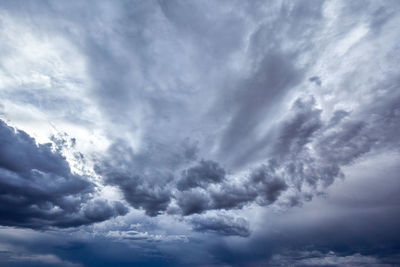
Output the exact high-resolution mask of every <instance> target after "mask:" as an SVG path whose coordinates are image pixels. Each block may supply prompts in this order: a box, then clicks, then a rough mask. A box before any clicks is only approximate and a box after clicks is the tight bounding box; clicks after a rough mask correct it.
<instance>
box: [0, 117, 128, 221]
mask: <svg viewBox="0 0 400 267" xmlns="http://www.w3.org/2000/svg"><path fill="white" fill-rule="evenodd" d="M0 188H1V189H0V203H1V205H0V206H1V207H0V224H1V225H7V226H21V227H30V228H36V229H38V228H48V227H51V226H54V227H61V228H65V227H77V226H80V225H87V224H92V223H95V222H101V221H104V220H107V219H110V218H112V217H115V216H119V215H125V214H126V213H127V208H126V207H124V205H123V204H122V203H120V202H115V203H109V202H108V201H107V200H93V199H92V198H93V197H92V196H91V194H92V193H94V185H93V184H92V183H91V182H89V181H88V180H87V178H85V177H82V176H79V175H77V174H73V173H72V172H71V169H70V167H69V164H68V162H67V161H66V160H65V158H64V157H63V156H62V155H61V154H60V153H58V152H56V151H53V150H52V146H51V144H50V143H48V144H36V142H35V139H33V138H32V137H30V136H29V135H28V134H27V133H25V132H23V131H21V130H15V129H14V128H12V127H10V126H8V125H7V124H6V123H4V122H3V121H1V120H0Z"/></svg>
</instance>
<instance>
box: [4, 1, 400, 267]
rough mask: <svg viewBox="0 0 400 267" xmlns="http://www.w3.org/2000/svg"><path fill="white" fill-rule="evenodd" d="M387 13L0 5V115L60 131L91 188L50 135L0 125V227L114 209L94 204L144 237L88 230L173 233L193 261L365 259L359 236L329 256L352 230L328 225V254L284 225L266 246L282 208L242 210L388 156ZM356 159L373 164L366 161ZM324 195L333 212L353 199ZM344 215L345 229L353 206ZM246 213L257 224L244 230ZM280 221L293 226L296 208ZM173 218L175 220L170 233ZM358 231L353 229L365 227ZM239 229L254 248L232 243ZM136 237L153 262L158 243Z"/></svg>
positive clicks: (134, 4) (339, 7) (392, 96)
mask: <svg viewBox="0 0 400 267" xmlns="http://www.w3.org/2000/svg"><path fill="white" fill-rule="evenodd" d="M399 12H400V5H399V4H398V2H397V1H395V0H393V1H392V0H388V1H385V2H374V1H351V2H346V1H318V2H315V3H312V4H310V3H309V2H306V1H301V2H300V1H297V2H294V1H285V0H282V1H274V2H269V3H265V2H264V1H257V0H255V1H239V0H238V1H236V0H233V1H218V2H211V1H210V2H204V1H202V2H197V1H186V2H183V1H175V0H171V1H162V0H160V1H129V2H128V1H107V0H104V1H101V0H99V1H86V2H82V3H77V2H76V3H75V2H74V3H70V2H67V1H57V2H41V3H36V2H29V3H25V2H23V1H18V0H16V1H4V2H2V3H0V22H1V23H0V27H1V29H2V31H1V32H2V34H1V35H0V46H1V48H3V49H2V50H4V51H7V53H3V54H0V59H1V60H0V61H1V64H0V97H1V99H2V100H4V101H3V103H1V104H0V116H1V118H6V119H7V120H9V121H10V122H11V123H12V124H13V125H17V126H21V127H20V128H21V129H24V130H25V131H26V133H29V134H30V135H31V136H35V140H39V138H37V136H38V135H39V136H40V140H47V139H46V138H48V132H50V130H49V129H53V128H54V129H59V128H62V131H66V132H68V135H69V136H73V137H75V139H71V143H73V145H74V149H77V151H78V153H75V154H73V155H72V156H73V157H76V158H75V159H73V158H71V159H72V160H76V161H79V162H80V164H81V165H84V166H85V168H87V169H91V167H92V165H93V166H94V172H95V176H96V181H95V182H96V184H97V186H98V187H96V186H95V185H94V181H90V180H89V179H88V177H86V175H85V174H83V173H85V170H86V169H85V168H81V169H80V170H81V172H82V174H77V173H75V172H74V171H72V170H75V165H73V163H70V162H68V161H70V158H68V157H66V158H64V157H63V156H62V154H63V153H64V152H65V151H64V150H63V147H65V146H66V145H69V144H67V143H65V142H64V141H62V140H57V138H52V141H53V142H55V143H56V145H57V146H58V148H55V149H54V148H52V147H51V146H50V145H46V144H36V142H35V140H34V139H33V138H31V137H29V136H28V134H26V133H25V132H23V131H15V130H14V129H12V128H10V127H8V126H6V125H5V124H4V123H3V124H1V125H0V126H1V127H0V138H2V139H0V141H1V143H0V153H1V154H0V156H1V157H0V204H4V205H1V206H2V207H0V224H3V225H13V226H22V227H31V228H35V229H36V228H46V227H50V226H57V227H71V226H80V225H87V224H91V223H93V222H100V221H107V220H108V219H109V218H113V217H117V216H118V215H123V214H125V213H126V212H127V208H126V207H124V206H123V204H121V203H119V202H115V203H114V202H111V201H110V200H106V199H108V198H109V197H110V196H112V199H115V200H117V199H119V200H121V199H123V200H124V201H126V202H127V203H128V204H129V205H130V207H131V211H132V214H135V216H136V215H138V216H143V217H146V218H147V219H148V221H146V223H148V224H152V225H157V227H159V228H161V229H157V230H158V232H157V231H155V232H157V233H153V232H151V231H147V230H143V231H136V230H132V229H131V230H126V229H125V228H124V227H125V226H126V224H127V222H126V221H127V220H130V219H126V218H125V217H124V218H123V219H122V218H119V219H118V220H115V221H116V222H115V224H116V225H117V226H115V229H114V228H113V229H112V230H111V231H110V235H109V236H108V237H105V238H110V239H112V240H116V241H121V240H123V243H124V244H126V243H128V244H130V245H132V246H133V244H135V242H138V241H139V240H147V241H150V240H158V241H160V242H157V243H162V241H163V240H164V237H167V236H171V238H172V236H176V237H179V236H180V234H181V233H180V232H179V231H183V232H185V231H186V230H187V229H186V228H185V227H187V228H188V229H189V230H187V231H188V232H185V234H188V236H189V237H188V240H189V241H188V244H187V246H185V248H183V246H176V247H174V246H171V248H170V250H171V251H172V250H174V249H176V251H179V253H181V254H186V252H187V251H191V252H193V253H194V252H196V253H198V254H196V255H197V257H196V260H199V262H201V263H204V265H210V264H211V265H212V264H215V265H218V264H229V265H245V264H244V263H247V262H246V260H248V259H249V257H253V256H254V258H256V259H257V260H260V262H261V263H262V264H265V263H266V262H267V263H268V260H269V259H270V258H271V257H272V254H274V253H275V252H276V251H274V250H275V249H276V250H277V251H278V252H276V253H275V254H277V255H278V254H279V255H281V256H282V255H285V256H287V257H288V258H290V257H291V256H293V258H296V259H297V260H298V261H297V262H298V263H299V264H303V265H319V264H331V263H332V262H335V261H336V262H338V263H339V264H350V265H351V264H353V263H354V262H357V261H358V260H359V263H360V264H362V263H365V264H370V265H373V264H375V263H376V264H379V263H380V260H379V259H377V260H376V261H375V260H374V259H375V256H374V255H372V256H371V257H369V256H365V257H364V254H363V253H361V252H360V251H364V252H365V250H364V249H363V248H362V246H361V245H360V246H358V245H359V244H361V243H363V242H364V244H367V243H368V242H367V241H366V239H362V238H361V237H360V236H362V235H361V234H360V235H357V238H358V239H357V240H363V242H361V241H360V242H358V241H357V242H355V243H357V246H355V249H353V250H351V251H346V253H340V252H338V251H336V250H335V248H337V247H341V245H343V242H348V241H349V239H346V238H343V235H344V233H345V234H346V235H349V236H350V235H351V234H352V233H353V234H354V233H356V232H357V230H354V229H353V231H350V230H347V231H343V233H342V232H340V231H333V232H334V234H335V235H337V239H335V238H336V236H335V238H332V237H331V236H328V237H329V238H326V240H327V241H326V242H325V243H324V242H322V243H319V244H321V246H322V247H324V246H325V247H329V248H330V249H332V250H333V251H334V252H333V254H329V251H326V250H324V249H322V248H317V249H314V248H312V249H308V248H304V247H301V248H299V247H296V246H303V245H304V246H307V245H309V244H310V243H318V242H317V241H318V238H316V239H313V238H308V237H307V235H300V234H299V233H296V232H295V231H294V230H290V234H287V233H284V234H282V235H281V236H279V237H276V238H274V239H273V241H271V242H269V243H268V244H266V243H265V242H264V241H265V240H267V239H268V238H269V237H266V236H265V233H266V232H268V231H269V228H268V227H267V226H268V225H269V224H268V223H269V222H270V221H271V220H272V221H273V219H274V218H276V217H280V216H281V217H284V216H283V215H282V214H278V215H277V214H268V216H265V217H263V215H260V213H262V212H263V211H268V210H270V208H268V207H271V206H272V207H273V209H274V211H276V210H289V211H287V212H290V211H291V210H297V209H301V208H302V205H303V207H304V206H306V205H304V204H305V202H308V204H310V200H314V201H313V202H312V203H314V202H316V201H321V200H320V199H319V198H318V197H315V196H319V195H325V194H326V192H329V190H330V188H332V186H333V187H334V186H335V185H336V184H337V183H338V180H339V179H341V178H345V177H346V169H347V168H350V167H352V166H354V165H357V163H358V162H359V161H362V160H363V159H364V158H366V157H370V156H371V155H376V154H379V155H386V154H387V153H391V152H393V151H394V153H398V151H399V148H400V138H399V134H398V133H399V132H400V105H399V103H400V90H399V84H400V80H399V71H398V62H399V55H400V53H399V51H398V50H399V48H398V45H397V44H398V43H399V40H400V37H399V34H398V31H396V29H397V28H398V25H399V24H400V19H399V18H400V17H399V16H398V14H399ZM71 132H74V133H71ZM75 133H78V134H77V136H75ZM72 140H74V141H72ZM80 148H82V149H83V150H82V151H79V149H80ZM83 159H84V160H83ZM380 164H382V162H381V163H380ZM397 164H398V162H397ZM77 167H79V166H77ZM79 168H80V167H79ZM363 168H370V169H371V170H374V169H376V163H371V165H370V166H369V167H368V166H367V167H366V166H364V167H363ZM71 169H72V170H71ZM391 170H394V167H393V166H392V169H391ZM389 172H390V171H388V173H389ZM386 176H387V175H386ZM348 177H350V176H348ZM378 178H380V176H379V175H375V177H372V178H370V179H378ZM350 179H351V177H350ZM390 183H391V184H392V185H394V184H395V183H394V182H393V181H391V182H390ZM103 186H104V188H103ZM376 186H377V187H379V188H384V187H385V185H384V184H383V183H382V185H376ZM361 188H362V186H361V185H360V189H359V191H360V192H361V191H363V189H361ZM386 190H388V189H387V188H386ZM98 191H101V192H98ZM357 192H358V191H357V190H355V191H353V192H351V194H355V195H357V194H358V193H357ZM349 194H350V193H349ZM370 194H371V199H374V197H373V196H374V194H373V193H370ZM383 195H384V194H383ZM110 198H111V197H110ZM388 198H389V197H388ZM342 199H343V201H344V202H347V205H344V206H342V210H346V209H347V207H349V206H351V204H354V205H355V200H351V201H350V200H347V201H345V199H346V198H345V197H342ZM391 199H392V201H394V200H393V199H396V198H392V197H391ZM394 202H395V203H396V204H393V205H397V202H396V201H394ZM360 205H361V206H362V207H363V208H360V210H361V211H364V209H365V210H370V209H375V206H374V205H375V204H371V203H369V202H368V203H367V202H363V203H362V204H360ZM294 206H296V207H295V208H294ZM361 206H360V207H361ZM288 208H289V209H288ZM324 209H325V208H320V209H319V210H318V211H317V212H318V213H323V212H324ZM328 209H329V207H328ZM385 209H386V208H385ZM255 211H257V212H255ZM252 212H255V213H257V214H254V213H252ZM353 213H355V212H354V211H353ZM382 213H383V214H385V212H383V210H382ZM210 214H211V215H210ZM345 215H346V216H348V217H351V219H349V220H348V221H346V222H348V224H354V223H355V219H354V218H355V217H357V216H361V215H354V214H353V215H352V214H345ZM346 216H344V215H343V217H345V218H347V217H346ZM339 217H340V216H339ZM361 217H362V218H371V217H373V216H366V217H363V216H361ZM241 218H243V220H242V219H241ZM388 219H389V218H388ZM391 219H392V221H396V220H397V218H396V216H392V218H391ZM174 220H175V221H174ZM246 220H248V221H249V223H247V222H246ZM257 220H261V221H263V222H264V224H263V227H262V228H263V229H262V231H259V233H258V235H255V237H253V235H250V234H249V233H250V232H252V230H253V229H250V225H251V226H252V227H253V226H254V225H255V224H254V223H253V222H254V221H257ZM287 220H290V223H292V224H293V225H295V224H296V223H297V220H299V221H305V220H306V218H303V217H301V216H299V217H296V218H295V220H291V218H289V219H287ZM113 221H114V220H113ZM172 221H174V223H171V222H172ZM338 221H340V220H338ZM342 221H344V219H343V220H342ZM389 221H390V220H389ZM108 223H110V224H111V222H108ZM158 223H159V224H158ZM175 223H176V224H177V225H180V226H182V225H185V227H183V228H182V229H184V230H182V229H172V230H171V228H173V227H174V226H175ZM284 223H286V222H282V224H284ZM377 223H378V222H377ZM277 224H279V223H277ZM379 224H380V225H386V224H385V223H384V222H382V221H379ZM107 225H108V224H107V223H104V225H103V224H102V225H101V226H99V227H105V228H107V227H108V226H107ZM321 225H326V222H324V221H320V222H319V224H318V225H313V226H312V227H310V228H313V230H308V229H304V228H303V230H304V231H305V232H306V233H307V234H308V235H310V236H312V237H314V236H317V237H319V236H320V235H319V233H320V232H318V231H319V229H321V228H320V227H322V226H321ZM96 226H98V224H97V225H96ZM295 226H296V225H295ZM118 227H120V228H118ZM175 227H176V228H178V226H175ZM275 227H276V225H275ZM122 228H124V229H122ZM277 228H279V227H277ZM344 228H345V227H341V229H344ZM93 229H95V228H93ZM167 229H168V230H167ZM190 229H191V230H190ZM285 229H295V227H293V228H291V227H287V228H285ZM330 229H331V230H330V231H332V229H333V228H330ZM360 229H362V231H361V230H360V231H361V232H363V233H364V234H365V235H366V236H368V234H367V233H368V227H360ZM374 229H375V228H374ZM153 230H154V229H153ZM272 230H273V229H272ZM272 230H271V231H272ZM168 231H172V232H174V233H173V234H171V235H169V233H166V232H168ZM190 231H194V232H196V233H193V235H195V236H196V238H198V237H199V236H202V235H201V234H199V233H198V232H207V233H208V234H214V237H215V238H213V240H212V241H211V240H208V239H207V238H208V235H205V236H203V237H200V239H201V238H204V240H203V241H204V244H205V246H206V247H207V249H204V247H203V249H199V247H198V246H199V245H198V244H199V243H201V242H200V241H199V243H196V242H197V241H198V240H196V242H193V243H192V242H191V241H190V234H191V232H190ZM104 232H107V230H104ZM377 233H378V232H377ZM218 235H221V236H222V237H221V238H222V239H224V240H225V239H232V240H241V241H238V242H240V244H241V246H239V245H238V247H240V249H238V250H239V251H236V252H235V253H231V250H230V249H232V247H234V244H229V245H232V247H229V248H227V247H224V248H221V247H220V249H221V250H216V251H217V254H218V255H217V256H216V255H215V254H212V253H211V254H212V256H210V258H207V257H205V256H204V255H205V254H207V253H208V252H209V251H211V250H212V249H210V247H212V245H215V243H218V240H219V238H218V237H217V236H218ZM289 235H290V236H289ZM228 236H241V237H246V238H230V237H228ZM388 236H389V235H384V237H385V238H383V239H386V240H387V238H388ZM252 238H255V239H257V238H259V240H257V242H254V243H252V244H253V246H251V247H250V248H249V249H245V248H244V247H245V245H243V244H246V243H245V242H246V241H245V240H249V239H252ZM300 239H302V240H300ZM389 239H390V238H389ZM268 240H269V239H268ZM338 240H339V241H338ZM371 240H373V241H371V242H375V243H376V244H382V243H384V242H381V241H382V240H377V239H373V238H372V239H371ZM300 241H304V242H300ZM212 242H215V243H213V244H212V245H211V243H212ZM104 243H107V242H104ZM139 243H141V245H143V244H144V243H145V242H139ZM154 243H156V242H154ZM194 243H196V244H194ZM272 243H273V244H272ZM397 243H398V242H397ZM397 243H396V242H394V245H393V246H392V247H391V248H393V247H396V246H398V244H397ZM254 244H255V245H254ZM260 244H263V245H262V246H261V245H260ZM264 244H266V245H265V246H266V247H267V248H271V250H268V252H265V250H267V249H265V247H264ZM158 245H159V244H158ZM158 245H157V246H158ZM110 246H111V245H110ZM143 246H146V251H150V252H149V254H151V253H154V254H152V255H157V257H158V256H160V254H158V253H159V250H157V249H158V248H159V247H157V249H155V248H154V247H152V248H151V249H150V248H149V247H150V246H148V242H147V243H146V245H143ZM159 246H160V247H161V246H162V245H159ZM292 246H293V247H292ZM89 247H90V246H89ZM258 247H262V249H258ZM147 249H149V250H147ZM183 249H186V250H185V252H184V253H182V250H183ZM261 250H263V251H261ZM284 250H286V251H289V252H288V253H287V254H285V252H284ZM357 250H358V251H357ZM123 251H126V250H123ZM299 251H300V252H299ZM304 251H306V252H304ZM310 251H311V252H310ZM312 251H314V252H315V251H317V252H315V253H314V252H312ZM241 252H243V254H241ZM303 252H304V253H303ZM179 253H178V254H179ZM202 253H204V254H202ZM291 253H292V254H291ZM296 253H297V254H296ZM318 253H320V254H318ZM357 253H360V254H357ZM127 254H129V253H127ZM317 254H318V255H317ZM40 255H46V253H41V254H40ZM118 255H120V254H118ZM163 256H165V255H162V256H160V258H162V259H164V258H163ZM247 256H249V257H247ZM178 258H182V257H178ZM361 258H362V259H361ZM124 259H125V258H124ZM243 259H245V260H243ZM202 260H203V261H202ZM218 260H220V261H218ZM279 260H284V259H283V256H282V257H281V258H278V259H277V261H279ZM287 260H288V261H287V262H288V264H292V263H293V264H296V263H295V262H296V261H295V260H293V261H292V260H291V259H287ZM165 262H167V260H165ZM171 262H172V261H171ZM171 262H170V263H171ZM107 263H110V262H107ZM118 263H120V262H118ZM173 263H175V264H176V265H178V263H177V262H173ZM173 263H171V264H173ZM179 263H182V264H181V265H185V264H188V265H190V264H192V265H193V262H190V263H188V262H184V261H183V260H182V262H179ZM256 263H257V262H256ZM104 264H105V263H104ZM332 264H333V263H332ZM355 264H357V263H355ZM109 265H111V264H109ZM256 265H257V264H256Z"/></svg>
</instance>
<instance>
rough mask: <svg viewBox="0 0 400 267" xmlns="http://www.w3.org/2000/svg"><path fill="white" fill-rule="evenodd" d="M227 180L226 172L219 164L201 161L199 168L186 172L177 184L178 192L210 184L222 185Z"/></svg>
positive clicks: (192, 168)
mask: <svg viewBox="0 0 400 267" xmlns="http://www.w3.org/2000/svg"><path fill="white" fill-rule="evenodd" d="M224 179H225V170H224V169H223V168H221V167H220V166H219V165H218V163H216V162H213V161H205V160H201V161H200V163H199V165H198V166H194V167H191V168H189V169H187V170H184V171H183V173H182V178H181V179H180V180H179V181H178V183H177V188H178V190H181V191H183V190H187V189H190V188H194V187H204V186H206V185H207V184H209V183H220V182H222V181H223V180H224Z"/></svg>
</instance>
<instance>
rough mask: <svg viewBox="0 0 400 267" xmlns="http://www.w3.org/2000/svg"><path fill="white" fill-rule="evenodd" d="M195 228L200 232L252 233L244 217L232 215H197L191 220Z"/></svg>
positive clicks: (223, 233) (243, 235) (245, 234)
mask: <svg viewBox="0 0 400 267" xmlns="http://www.w3.org/2000/svg"><path fill="white" fill-rule="evenodd" d="M190 222H191V224H192V225H193V229H194V230H195V231H198V232H211V233H217V234H220V235H225V236H241V237H247V236H249V235H250V229H249V223H248V222H247V221H246V220H245V219H244V218H234V217H230V216H224V215H219V216H195V217H194V218H192V219H191V220H190Z"/></svg>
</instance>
